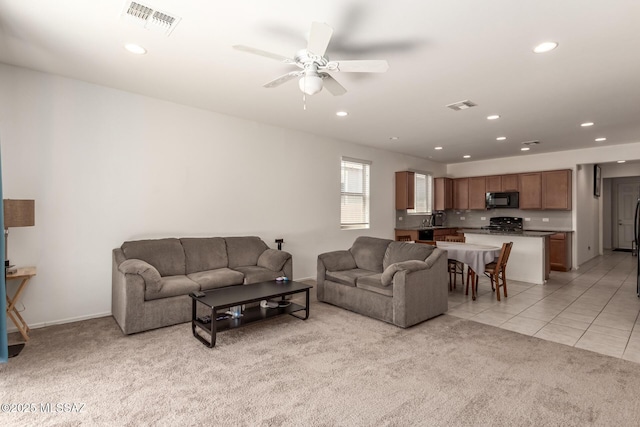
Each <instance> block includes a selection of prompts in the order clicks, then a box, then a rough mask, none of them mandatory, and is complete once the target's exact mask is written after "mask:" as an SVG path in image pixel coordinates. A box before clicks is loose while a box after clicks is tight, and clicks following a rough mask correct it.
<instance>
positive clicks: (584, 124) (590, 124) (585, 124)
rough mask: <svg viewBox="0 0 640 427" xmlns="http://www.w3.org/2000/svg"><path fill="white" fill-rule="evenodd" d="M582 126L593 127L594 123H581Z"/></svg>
mask: <svg viewBox="0 0 640 427" xmlns="http://www.w3.org/2000/svg"><path fill="white" fill-rule="evenodd" d="M580 126H582V127H583V128H586V127H589V126H593V122H585V123H581V124H580Z"/></svg>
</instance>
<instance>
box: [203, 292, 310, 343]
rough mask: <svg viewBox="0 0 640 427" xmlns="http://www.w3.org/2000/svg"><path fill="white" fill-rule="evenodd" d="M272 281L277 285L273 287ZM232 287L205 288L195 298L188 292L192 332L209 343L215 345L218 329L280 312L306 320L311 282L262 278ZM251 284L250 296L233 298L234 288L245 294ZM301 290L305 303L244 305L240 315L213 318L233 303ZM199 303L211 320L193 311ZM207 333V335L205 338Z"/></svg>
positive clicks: (239, 325)
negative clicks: (274, 280)
mask: <svg viewBox="0 0 640 427" xmlns="http://www.w3.org/2000/svg"><path fill="white" fill-rule="evenodd" d="M274 284H275V285H276V286H277V287H274V286H273V285H274ZM234 288H236V287H235V286H234V287H231V288H228V289H227V288H221V289H215V290H213V291H209V292H205V294H206V296H205V297H201V298H197V297H195V296H193V295H192V296H191V298H192V316H191V330H192V332H193V336H194V337H196V338H197V339H198V340H199V341H200V342H202V343H203V344H204V345H206V346H208V347H214V346H215V345H216V334H217V333H218V332H222V331H227V330H229V329H236V328H240V327H242V326H245V325H247V324H250V323H253V322H258V321H260V320H266V319H270V318H272V317H276V316H280V315H283V314H289V315H291V316H294V317H297V318H298V319H301V320H306V319H308V318H309V289H311V288H312V286H310V285H306V284H302V283H296V282H288V283H287V284H286V285H283V284H281V283H277V284H276V283H275V282H274V283H271V282H263V283H257V284H253V285H240V288H236V289H234ZM252 288H255V291H256V293H255V295H254V296H253V297H251V298H247V297H246V295H238V296H237V297H236V298H234V295H233V294H234V292H235V293H237V291H239V290H240V291H242V293H244V294H246V293H247V292H249V293H252V292H251V291H252ZM300 292H304V293H305V297H306V298H305V299H306V301H305V302H306V304H305V305H304V306H303V305H300V304H296V303H293V302H291V303H290V304H289V305H288V306H286V307H275V308H263V307H260V306H254V307H247V308H246V310H244V311H243V312H242V316H241V317H238V318H234V317H228V318H225V319H220V320H215V319H216V317H218V316H220V315H221V313H218V311H219V310H224V309H228V308H230V307H233V306H236V305H244V304H248V303H251V302H258V301H260V300H263V299H274V298H281V299H282V300H284V297H285V296H287V295H293V294H296V293H300ZM287 302H289V301H287ZM198 304H202V305H204V306H206V307H207V308H208V310H209V312H210V318H211V322H208V323H203V322H202V321H200V320H199V318H198V317H197V314H196V312H197V309H196V307H197V305H198ZM299 311H304V312H305V313H304V316H301V315H299V314H296V313H297V312H299ZM198 329H200V331H201V332H202V333H200V332H199V331H198ZM203 335H204V336H203ZM207 335H208V338H209V339H207Z"/></svg>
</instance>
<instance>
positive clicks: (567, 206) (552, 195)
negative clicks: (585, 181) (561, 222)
mask: <svg viewBox="0 0 640 427" xmlns="http://www.w3.org/2000/svg"><path fill="white" fill-rule="evenodd" d="M542 209H556V210H567V211H570V210H571V170H557V171H545V172H542Z"/></svg>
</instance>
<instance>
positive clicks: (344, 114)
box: [336, 111, 349, 117]
mask: <svg viewBox="0 0 640 427" xmlns="http://www.w3.org/2000/svg"><path fill="white" fill-rule="evenodd" d="M348 115H349V113H347V112H346V111H338V112H337V113H336V116H338V117H346V116H348Z"/></svg>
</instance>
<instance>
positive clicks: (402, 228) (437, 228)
mask: <svg viewBox="0 0 640 427" xmlns="http://www.w3.org/2000/svg"><path fill="white" fill-rule="evenodd" d="M443 228H458V227H453V226H448V225H434V226H431V227H423V226H421V225H418V226H415V227H396V230H441V229H443Z"/></svg>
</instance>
